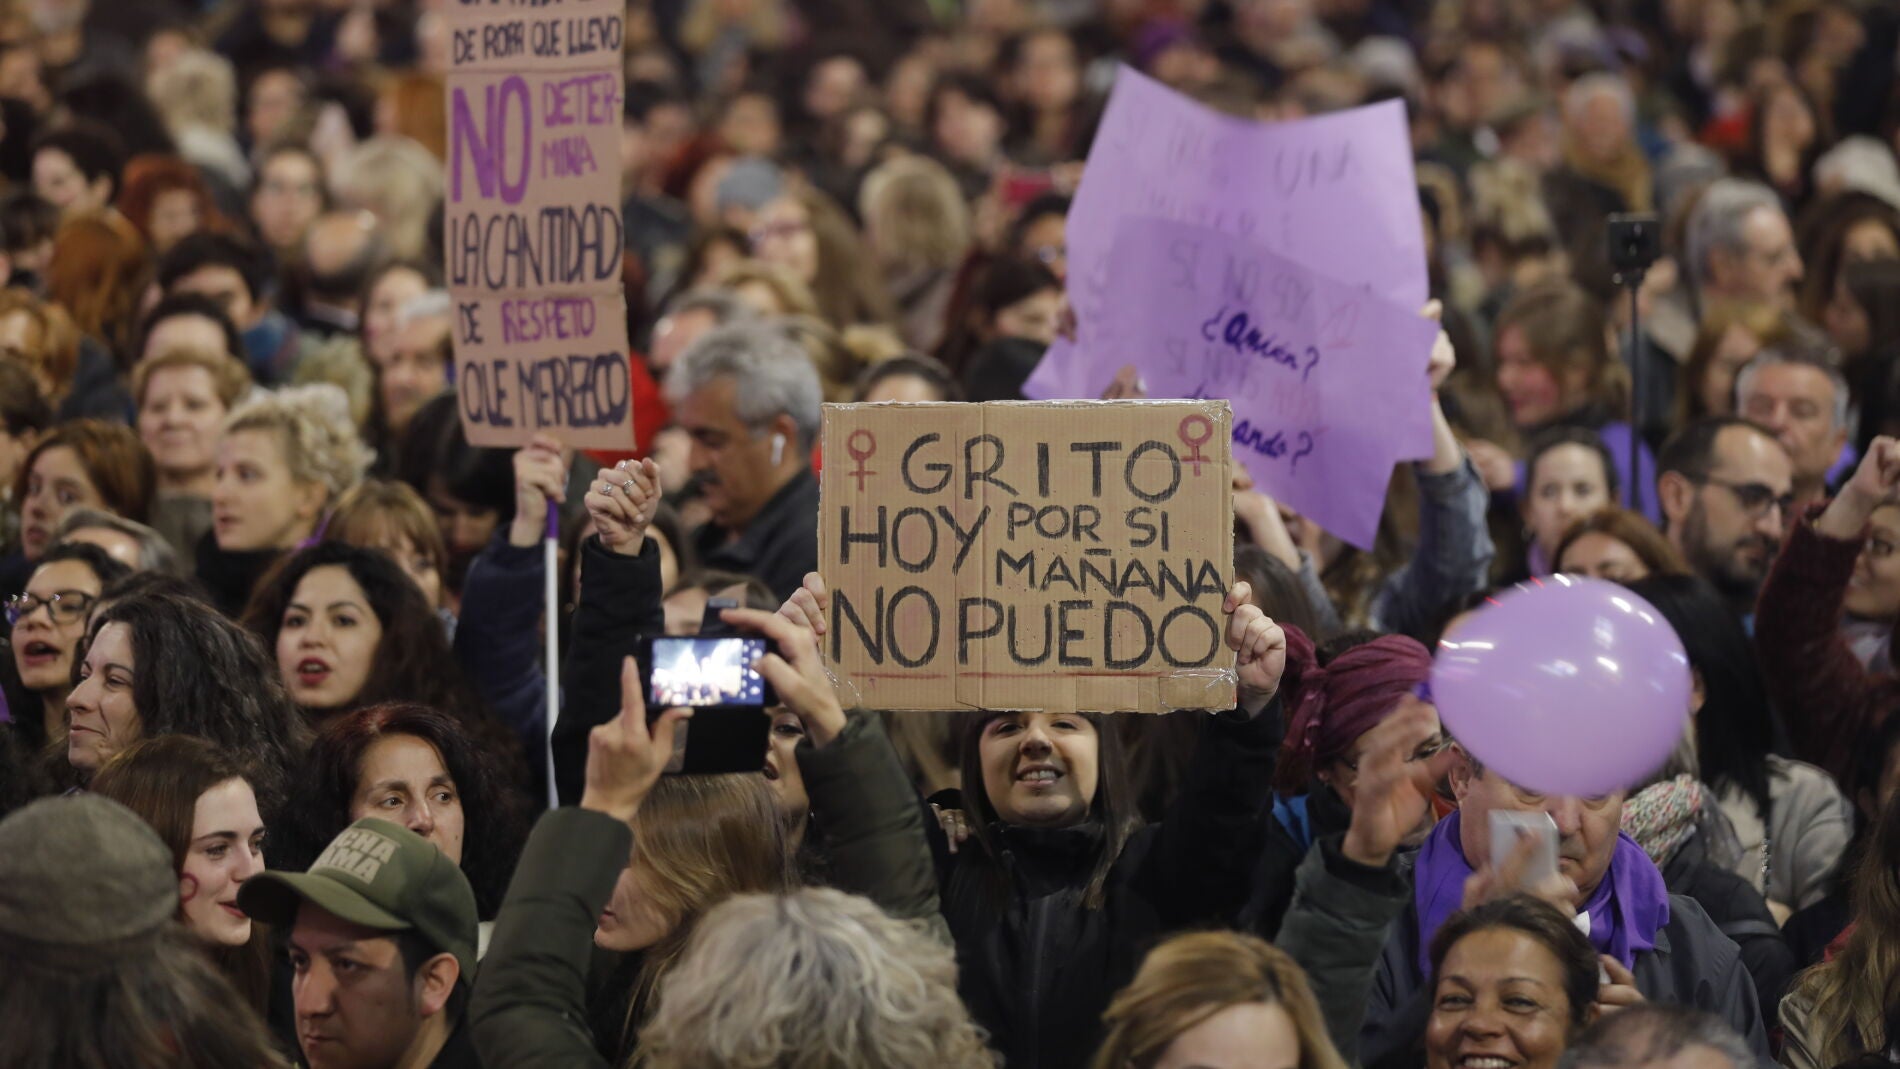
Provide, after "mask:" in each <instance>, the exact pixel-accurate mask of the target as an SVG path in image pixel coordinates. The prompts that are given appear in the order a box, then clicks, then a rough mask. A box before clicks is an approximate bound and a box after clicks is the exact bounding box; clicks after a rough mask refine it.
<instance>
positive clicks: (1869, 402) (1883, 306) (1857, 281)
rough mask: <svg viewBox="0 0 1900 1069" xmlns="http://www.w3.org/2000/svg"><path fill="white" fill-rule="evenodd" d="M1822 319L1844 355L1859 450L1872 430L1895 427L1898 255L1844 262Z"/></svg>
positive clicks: (1898, 426)
mask: <svg viewBox="0 0 1900 1069" xmlns="http://www.w3.org/2000/svg"><path fill="white" fill-rule="evenodd" d="M1825 322H1826V324H1827V329H1828V334H1829V335H1830V336H1832V337H1833V338H1834V339H1835V342H1836V344H1838V345H1839V346H1840V347H1841V350H1842V351H1843V352H1844V353H1846V354H1847V364H1846V367H1847V373H1848V376H1849V378H1850V381H1852V382H1853V383H1854V394H1855V397H1856V399H1857V400H1859V401H1860V405H1861V415H1860V435H1859V439H1858V441H1857V442H1856V443H1855V444H1856V446H1857V447H1858V448H1859V450H1860V452H1861V453H1862V454H1863V455H1865V453H1866V452H1867V443H1868V442H1871V441H1873V440H1874V438H1875V437H1876V436H1877V435H1882V434H1886V435H1891V434H1893V433H1894V432H1895V431H1896V430H1900V258H1897V259H1892V260H1873V261H1868V262H1864V263H1856V264H1850V265H1848V267H1847V270H1845V271H1843V272H1842V273H1841V289H1840V290H1839V291H1837V297H1836V299H1835V300H1834V301H1832V302H1831V303H1829V304H1828V306H1827V318H1826V320H1825Z"/></svg>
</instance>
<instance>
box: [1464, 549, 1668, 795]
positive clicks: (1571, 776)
mask: <svg viewBox="0 0 1900 1069" xmlns="http://www.w3.org/2000/svg"><path fill="white" fill-rule="evenodd" d="M1689 689H1690V688H1689V657H1688V655H1687V654H1685V653H1684V652H1683V650H1682V641H1681V640H1680V639H1678V638H1677V637H1676V632H1675V630H1674V629H1673V628H1671V627H1670V626H1669V621H1668V620H1667V619H1665V618H1664V617H1663V615H1662V614H1661V613H1659V612H1657V611H1656V609H1655V607H1654V606H1652V605H1650V604H1649V603H1648V602H1647V601H1644V600H1643V599H1642V598H1639V597H1637V596H1636V595H1635V594H1632V593H1630V592H1629V590H1628V589H1626V588H1624V587H1621V586H1618V585H1616V584H1615V583H1609V582H1604V581H1603V580H1600V579H1584V578H1580V577H1577V576H1566V575H1557V576H1550V577H1548V578H1545V579H1536V580H1532V581H1531V582H1530V583H1526V584H1520V585H1519V586H1518V588H1517V589H1516V590H1513V591H1510V592H1508V593H1505V594H1501V595H1499V596H1498V597H1497V598H1496V599H1495V600H1494V601H1493V602H1492V603H1491V604H1490V605H1488V606H1486V607H1485V608H1482V609H1480V610H1478V612H1477V613H1475V614H1474V615H1472V616H1471V617H1470V618H1469V619H1467V620H1465V621H1464V622H1463V623H1461V624H1460V625H1459V626H1458V627H1457V628H1456V629H1455V630H1453V631H1452V632H1451V633H1449V634H1447V635H1446V636H1445V638H1444V639H1443V640H1441V641H1440V642H1439V644H1438V656H1437V658H1436V660H1435V661H1434V663H1433V665H1432V696H1433V697H1434V698H1435V699H1436V701H1437V704H1438V715H1439V717H1440V718H1441V719H1442V720H1443V721H1444V723H1445V727H1446V728H1447V729H1448V730H1450V732H1451V733H1452V735H1453V736H1454V737H1455V738H1456V739H1457V740H1458V741H1459V742H1460V743H1461V744H1463V746H1464V747H1465V748H1466V749H1467V750H1469V751H1471V753H1472V754H1473V755H1475V756H1476V757H1477V758H1478V759H1479V760H1480V761H1483V762H1484V763H1485V765H1486V766H1487V767H1490V768H1494V769H1496V770H1497V771H1498V773H1499V774H1500V775H1502V776H1504V777H1505V778H1506V779H1508V780H1510V781H1511V782H1513V783H1515V784H1517V785H1518V786H1520V787H1524V788H1527V789H1529V790H1534V791H1538V792H1541V793H1544V794H1569V795H1583V796H1589V795H1599V794H1609V793H1611V792H1612V791H1617V790H1622V789H1624V788H1626V787H1630V786H1632V785H1634V784H1635V783H1637V782H1638V781H1640V780H1641V779H1643V777H1645V776H1647V775H1649V774H1650V773H1651V772H1654V771H1655V770H1656V769H1658V768H1660V767H1662V764H1663V762H1664V761H1665V760H1667V759H1668V757H1669V754H1670V752H1671V751H1672V750H1674V749H1675V747H1676V743H1677V741H1678V740H1680V739H1681V738H1682V732H1683V725H1684V723H1685V722H1686V721H1687V720H1688V717H1689Z"/></svg>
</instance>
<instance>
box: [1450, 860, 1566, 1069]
mask: <svg viewBox="0 0 1900 1069" xmlns="http://www.w3.org/2000/svg"><path fill="white" fill-rule="evenodd" d="M1431 961H1432V987H1433V992H1434V993H1433V996H1432V1010H1431V1018H1430V1021H1429V1023H1427V1025H1426V1026H1425V1065H1426V1069H1454V1067H1458V1066H1465V1065H1468V1064H1471V1062H1470V1061H1469V1060H1468V1059H1487V1058H1488V1059H1494V1060H1500V1061H1505V1062H1508V1063H1509V1064H1510V1065H1512V1066H1514V1067H1521V1069H1556V1065H1557V1060H1558V1058H1559V1057H1561V1056H1562V1054H1563V1052H1564V1048H1565V1047H1566V1046H1568V1045H1569V1044H1570V1041H1571V1040H1572V1039H1573V1038H1575V1036H1576V1034H1577V1033H1578V1032H1580V1031H1582V1030H1583V1028H1584V1026H1585V1025H1588V1024H1589V1023H1590V1022H1591V1021H1594V1020H1596V1017H1597V1014H1598V1012H1599V1007H1598V1006H1597V1001H1596V1000H1597V993H1598V986H1599V985H1598V981H1599V976H1598V972H1599V969H1600V966H1599V964H1598V961H1597V955H1596V951H1595V950H1594V949H1593V948H1592V947H1591V945H1590V940H1589V939H1587V938H1585V937H1584V935H1583V933H1582V932H1580V931H1578V930H1577V925H1576V923H1575V922H1574V921H1572V920H1571V918H1569V917H1568V916H1565V915H1564V914H1562V913H1559V912H1558V911H1557V909H1556V908H1555V907H1553V906H1551V905H1549V904H1547V903H1545V902H1543V901H1540V900H1538V899H1535V898H1530V897H1528V896H1524V895H1516V896H1512V897H1507V898H1500V899H1496V900H1494V901H1491V902H1487V903H1485V904H1484V905H1481V906H1478V907H1476V908H1474V909H1469V910H1466V911H1465V912H1463V913H1460V914H1458V915H1457V916H1454V917H1453V918H1451V919H1450V920H1449V921H1446V922H1445V925H1444V926H1443V927H1442V928H1440V929H1439V930H1438V935H1437V937H1435V938H1434V939H1433V940H1432V951H1431Z"/></svg>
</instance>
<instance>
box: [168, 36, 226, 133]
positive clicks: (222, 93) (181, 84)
mask: <svg viewBox="0 0 1900 1069" xmlns="http://www.w3.org/2000/svg"><path fill="white" fill-rule="evenodd" d="M146 90H147V92H148V93H149V94H150V95H151V99H152V106H153V107H154V108H156V109H158V113H159V114H160V115H161V116H163V117H164V120H165V126H166V128H167V129H169V130H170V131H171V132H172V133H173V134H177V133H179V132H180V131H183V130H188V129H191V128H193V127H200V128H205V129H210V130H216V131H218V132H219V133H226V134H228V133H230V132H231V131H232V130H234V129H236V128H237V99H238V91H237V72H236V70H235V69H234V68H233V67H232V66H231V61H230V60H228V59H225V58H224V57H223V56H220V55H218V54H217V53H216V52H212V51H210V50H209V49H204V48H192V49H188V50H186V51H184V52H181V53H179V55H178V58H177V59H174V60H173V61H172V62H170V63H168V64H166V65H165V66H164V67H163V68H161V69H159V70H158V71H156V72H154V73H153V74H152V79H151V82H150V83H149V84H148V85H147V87H146Z"/></svg>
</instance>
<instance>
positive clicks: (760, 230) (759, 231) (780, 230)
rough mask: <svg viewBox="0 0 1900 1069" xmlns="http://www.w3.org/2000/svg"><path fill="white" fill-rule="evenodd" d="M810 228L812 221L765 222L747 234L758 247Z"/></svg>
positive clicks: (753, 244)
mask: <svg viewBox="0 0 1900 1069" xmlns="http://www.w3.org/2000/svg"><path fill="white" fill-rule="evenodd" d="M810 229H811V224H810V223H792V222H785V223H764V224H762V225H760V226H756V227H753V228H752V232H751V233H750V234H747V235H746V237H747V239H749V240H750V241H751V242H752V246H753V247H754V248H757V247H758V246H760V245H763V244H765V243H766V242H768V241H772V240H775V239H781V238H795V237H797V236H798V235H800V234H803V233H805V232H806V231H807V230H810Z"/></svg>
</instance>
